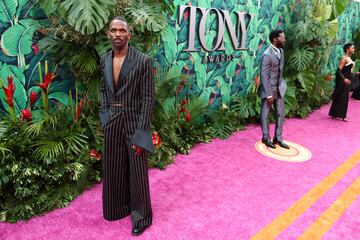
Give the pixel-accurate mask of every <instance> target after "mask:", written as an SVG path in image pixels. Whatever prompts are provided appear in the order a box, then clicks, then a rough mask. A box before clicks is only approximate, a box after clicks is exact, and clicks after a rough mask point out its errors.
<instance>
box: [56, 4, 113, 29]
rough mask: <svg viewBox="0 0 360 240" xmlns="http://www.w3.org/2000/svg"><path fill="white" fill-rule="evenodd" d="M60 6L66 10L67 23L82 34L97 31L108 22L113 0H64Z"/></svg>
mask: <svg viewBox="0 0 360 240" xmlns="http://www.w3.org/2000/svg"><path fill="white" fill-rule="evenodd" d="M60 8H61V9H62V10H64V11H66V12H67V21H68V23H69V24H70V25H71V26H72V27H74V28H75V30H76V31H80V32H81V33H83V34H92V33H96V32H99V31H100V30H101V29H102V28H103V27H104V26H105V24H106V23H107V22H108V19H109V16H110V10H109V9H114V8H115V6H114V1H113V0H81V1H78V0H64V1H62V2H61V4H60Z"/></svg>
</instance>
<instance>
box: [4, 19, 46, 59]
mask: <svg viewBox="0 0 360 240" xmlns="http://www.w3.org/2000/svg"><path fill="white" fill-rule="evenodd" d="M39 27H40V25H39V24H38V23H37V22H36V21H34V20H31V19H23V20H20V21H19V24H16V25H14V26H12V27H10V28H8V29H7V30H6V31H5V32H4V33H3V34H2V35H1V48H2V51H3V52H4V53H5V54H6V55H8V56H17V55H19V54H22V55H26V54H30V53H31V52H32V49H31V45H32V37H33V35H34V32H35V31H36V30H37V29H38V28H39Z"/></svg>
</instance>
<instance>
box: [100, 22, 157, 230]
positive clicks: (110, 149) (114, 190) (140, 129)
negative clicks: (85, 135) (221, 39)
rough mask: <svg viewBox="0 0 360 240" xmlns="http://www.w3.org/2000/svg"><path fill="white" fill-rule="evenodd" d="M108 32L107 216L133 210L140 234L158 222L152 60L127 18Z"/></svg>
mask: <svg viewBox="0 0 360 240" xmlns="http://www.w3.org/2000/svg"><path fill="white" fill-rule="evenodd" d="M107 35H108V38H109V39H110V40H111V43H112V45H113V49H112V50H111V51H109V52H107V53H105V54H104V55H103V56H102V57H101V60H100V64H101V72H102V81H101V98H102V100H101V106H100V120H101V125H102V127H103V128H104V138H105V139H104V140H105V144H104V154H103V215H104V218H105V219H106V220H109V221H115V220H118V219H121V218H123V217H126V216H128V215H131V218H132V224H133V229H132V234H133V235H135V236H136V235H140V234H142V233H143V232H144V231H145V229H146V228H147V227H149V226H150V225H151V223H152V209H151V202H150V190H149V178H148V168H147V153H148V152H152V151H154V146H153V143H152V137H151V130H150V124H151V119H152V115H153V108H154V102H155V100H154V80H153V74H152V70H153V69H152V61H151V59H150V58H149V57H148V56H147V55H145V54H143V53H141V52H139V51H137V50H136V49H135V48H133V47H132V46H131V45H129V44H128V42H129V40H130V38H131V34H130V31H129V27H128V24H127V22H126V20H125V19H124V18H122V17H115V18H114V19H113V20H112V21H111V22H110V26H109V30H108V32H107Z"/></svg>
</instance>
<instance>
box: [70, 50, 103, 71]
mask: <svg viewBox="0 0 360 240" xmlns="http://www.w3.org/2000/svg"><path fill="white" fill-rule="evenodd" d="M69 64H70V65H72V66H74V67H76V68H77V69H78V70H79V72H80V73H86V74H89V75H93V74H94V73H96V72H97V71H98V61H97V53H96V52H93V51H91V49H84V50H83V51H81V52H79V53H77V54H74V55H72V56H71V57H70V58H69Z"/></svg>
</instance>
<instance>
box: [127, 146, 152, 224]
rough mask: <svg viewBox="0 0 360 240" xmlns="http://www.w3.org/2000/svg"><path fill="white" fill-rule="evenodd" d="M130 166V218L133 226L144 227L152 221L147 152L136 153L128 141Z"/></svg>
mask: <svg viewBox="0 0 360 240" xmlns="http://www.w3.org/2000/svg"><path fill="white" fill-rule="evenodd" d="M127 146H128V154H129V166H130V199H131V218H132V223H133V226H134V227H146V226H150V225H151V223H152V209H151V201H150V189H149V174H148V166H147V152H146V151H143V152H142V153H141V154H140V155H136V154H135V153H134V151H133V149H132V148H131V147H130V146H132V145H131V143H130V142H128V144H127Z"/></svg>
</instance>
